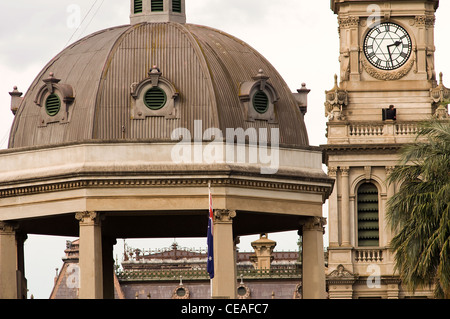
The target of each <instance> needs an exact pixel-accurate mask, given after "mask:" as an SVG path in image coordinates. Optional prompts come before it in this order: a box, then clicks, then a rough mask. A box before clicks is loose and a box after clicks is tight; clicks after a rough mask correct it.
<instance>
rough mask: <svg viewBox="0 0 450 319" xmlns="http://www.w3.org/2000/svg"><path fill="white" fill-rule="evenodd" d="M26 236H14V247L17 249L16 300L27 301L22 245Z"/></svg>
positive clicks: (21, 234) (19, 234)
mask: <svg viewBox="0 0 450 319" xmlns="http://www.w3.org/2000/svg"><path fill="white" fill-rule="evenodd" d="M27 238H28V236H27V234H23V233H20V232H19V233H18V234H16V247H17V288H18V291H17V298H19V299H27V294H28V289H27V279H26V278H25V250H24V244H25V241H26V240H27Z"/></svg>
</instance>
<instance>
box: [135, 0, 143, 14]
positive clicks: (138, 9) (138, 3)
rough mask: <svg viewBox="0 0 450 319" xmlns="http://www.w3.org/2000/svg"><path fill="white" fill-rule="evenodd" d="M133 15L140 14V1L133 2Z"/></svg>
mask: <svg viewBox="0 0 450 319" xmlns="http://www.w3.org/2000/svg"><path fill="white" fill-rule="evenodd" d="M134 13H142V0H134Z"/></svg>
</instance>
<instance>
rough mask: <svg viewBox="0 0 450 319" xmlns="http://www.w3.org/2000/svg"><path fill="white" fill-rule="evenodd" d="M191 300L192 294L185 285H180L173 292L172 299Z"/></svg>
mask: <svg viewBox="0 0 450 319" xmlns="http://www.w3.org/2000/svg"><path fill="white" fill-rule="evenodd" d="M190 298H191V292H190V291H189V289H188V288H187V287H185V286H183V284H180V285H178V286H177V287H176V288H175V289H174V290H173V292H172V299H181V300H186V299H190Z"/></svg>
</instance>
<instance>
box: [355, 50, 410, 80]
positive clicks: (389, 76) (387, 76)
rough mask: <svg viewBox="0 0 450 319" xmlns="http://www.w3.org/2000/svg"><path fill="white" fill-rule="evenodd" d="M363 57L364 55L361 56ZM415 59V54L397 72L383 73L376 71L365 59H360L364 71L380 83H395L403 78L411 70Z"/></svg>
mask: <svg viewBox="0 0 450 319" xmlns="http://www.w3.org/2000/svg"><path fill="white" fill-rule="evenodd" d="M362 55H364V54H362ZM415 60H416V57H415V54H412V55H411V57H410V58H409V61H408V62H407V63H406V64H405V65H404V66H402V67H401V68H399V69H398V70H392V71H384V70H380V69H377V68H375V67H373V66H372V65H371V64H370V63H369V62H368V61H367V59H366V58H365V56H364V57H362V58H361V63H362V65H363V67H364V69H365V70H366V72H367V73H368V74H369V75H370V76H371V77H373V78H375V79H377V80H381V81H395V80H399V79H401V78H403V77H404V76H406V75H407V74H408V73H409V72H410V71H411V69H412V67H413V65H414V63H415Z"/></svg>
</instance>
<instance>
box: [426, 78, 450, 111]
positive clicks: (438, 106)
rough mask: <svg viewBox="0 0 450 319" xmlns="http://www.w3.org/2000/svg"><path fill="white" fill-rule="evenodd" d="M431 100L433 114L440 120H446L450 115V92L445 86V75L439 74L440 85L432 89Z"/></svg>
mask: <svg viewBox="0 0 450 319" xmlns="http://www.w3.org/2000/svg"><path fill="white" fill-rule="evenodd" d="M430 95H431V100H432V102H433V111H434V112H433V114H434V117H436V118H438V119H446V118H448V117H449V115H448V103H449V102H450V90H449V89H447V88H446V87H445V86H444V83H443V74H442V72H441V73H440V74H439V85H438V86H437V87H435V88H433V89H430Z"/></svg>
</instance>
